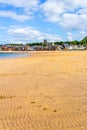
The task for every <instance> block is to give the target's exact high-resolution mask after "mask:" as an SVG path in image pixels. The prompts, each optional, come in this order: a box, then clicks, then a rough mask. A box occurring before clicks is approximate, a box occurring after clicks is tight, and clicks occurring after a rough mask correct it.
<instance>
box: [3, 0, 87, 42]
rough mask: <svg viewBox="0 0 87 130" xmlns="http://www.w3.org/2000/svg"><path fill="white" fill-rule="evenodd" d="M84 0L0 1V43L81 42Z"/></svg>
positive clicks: (86, 20)
mask: <svg viewBox="0 0 87 130" xmlns="http://www.w3.org/2000/svg"><path fill="white" fill-rule="evenodd" d="M86 35H87V0H85V1H84V0H0V44H4V43H10V42H13V43H29V42H38V41H41V42H42V41H43V39H47V40H48V41H61V40H63V41H67V40H68V41H71V40H81V39H82V38H83V37H84V36H86Z"/></svg>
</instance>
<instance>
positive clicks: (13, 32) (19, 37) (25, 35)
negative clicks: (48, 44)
mask: <svg viewBox="0 0 87 130" xmlns="http://www.w3.org/2000/svg"><path fill="white" fill-rule="evenodd" d="M8 34H9V36H10V37H12V39H13V40H14V41H22V42H27V41H28V42H30V41H31V42H32V41H43V40H44V39H47V40H48V41H58V40H61V38H60V36H59V35H54V34H53V35H52V34H46V33H43V32H40V31H38V30H37V29H35V28H33V27H24V28H21V27H17V28H15V27H12V28H10V29H9V30H8Z"/></svg>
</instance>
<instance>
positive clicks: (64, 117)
mask: <svg viewBox="0 0 87 130" xmlns="http://www.w3.org/2000/svg"><path fill="white" fill-rule="evenodd" d="M0 130H87V52H86V51H71V52H69V51H65V52H62V51H61V52H34V53H31V56H29V57H26V58H15V59H6V60H0Z"/></svg>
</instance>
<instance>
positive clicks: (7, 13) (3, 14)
mask: <svg viewBox="0 0 87 130" xmlns="http://www.w3.org/2000/svg"><path fill="white" fill-rule="evenodd" d="M0 16H1V17H9V18H12V19H15V20H18V21H25V20H29V19H31V18H32V16H28V15H19V14H16V13H15V12H12V11H0Z"/></svg>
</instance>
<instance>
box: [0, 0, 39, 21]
mask: <svg viewBox="0 0 87 130" xmlns="http://www.w3.org/2000/svg"><path fill="white" fill-rule="evenodd" d="M0 4H1V6H3V10H2V11H0V16H2V17H9V18H12V19H16V20H18V21H25V20H29V19H31V18H32V17H33V16H34V12H36V11H37V10H38V8H39V6H38V5H39V0H27V1H26V0H0ZM6 6H12V7H15V10H12V8H8V11H7V10H5V7H6ZM17 9H18V10H17ZM20 12H21V14H20Z"/></svg>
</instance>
